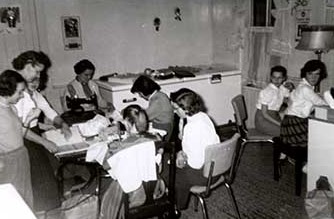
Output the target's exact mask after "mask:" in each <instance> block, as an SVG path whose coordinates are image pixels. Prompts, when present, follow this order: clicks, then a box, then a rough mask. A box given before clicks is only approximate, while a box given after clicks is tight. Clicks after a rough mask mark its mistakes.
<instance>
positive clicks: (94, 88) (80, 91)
mask: <svg viewBox="0 0 334 219" xmlns="http://www.w3.org/2000/svg"><path fill="white" fill-rule="evenodd" d="M68 85H71V86H72V87H73V89H74V90H75V94H76V98H80V99H81V98H82V99H86V97H87V96H86V93H85V91H84V88H83V86H82V84H81V83H80V82H79V81H78V80H76V79H74V80H72V81H71V82H70V83H69V84H68ZM88 87H89V89H90V91H91V93H92V94H91V96H92V95H93V94H96V98H97V105H98V107H99V108H100V109H101V108H107V107H109V108H110V109H111V110H114V109H115V107H114V106H113V105H112V104H110V105H107V102H106V101H105V100H104V99H103V98H102V97H101V93H100V90H99V86H98V85H97V84H96V83H95V82H94V81H93V80H89V81H88ZM91 96H90V97H91ZM64 97H71V93H70V91H69V90H68V87H66V89H65V92H64ZM63 106H64V110H65V111H67V110H69V109H68V108H67V105H66V104H65V103H63ZM83 107H84V109H85V111H88V110H92V109H95V108H96V107H95V105H94V104H90V105H88V104H87V105H84V106H83Z"/></svg>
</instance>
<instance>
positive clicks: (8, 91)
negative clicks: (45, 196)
mask: <svg viewBox="0 0 334 219" xmlns="http://www.w3.org/2000/svg"><path fill="white" fill-rule="evenodd" d="M24 82H25V80H24V78H23V77H22V75H20V74H19V73H18V72H16V71H13V70H5V71H3V72H2V73H1V74H0V96H2V97H10V96H12V95H13V94H14V93H15V91H16V88H17V84H18V83H24Z"/></svg>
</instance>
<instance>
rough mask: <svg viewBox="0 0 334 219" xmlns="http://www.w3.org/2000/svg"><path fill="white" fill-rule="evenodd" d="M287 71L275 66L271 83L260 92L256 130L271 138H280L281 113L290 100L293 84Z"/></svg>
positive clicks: (271, 72)
mask: <svg viewBox="0 0 334 219" xmlns="http://www.w3.org/2000/svg"><path fill="white" fill-rule="evenodd" d="M286 79H287V70H286V68H284V67H283V66H275V67H273V68H271V71H270V83H269V84H268V86H267V87H266V88H264V89H263V90H261V91H260V93H259V97H258V100H257V104H256V108H257V110H256V113H255V128H256V129H257V130H258V131H260V132H262V133H264V134H268V135H271V136H279V134H280V127H281V117H280V113H281V112H282V111H283V110H284V106H285V104H284V103H286V102H287V100H288V97H289V94H290V90H289V89H293V84H292V83H291V82H288V83H287V84H286V85H284V82H285V81H286ZM288 88H289V89H288Z"/></svg>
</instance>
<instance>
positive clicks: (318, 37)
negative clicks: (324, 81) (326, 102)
mask: <svg viewBox="0 0 334 219" xmlns="http://www.w3.org/2000/svg"><path fill="white" fill-rule="evenodd" d="M301 31H302V32H301V39H300V41H299V43H298V45H297V46H296V49H298V50H307V51H314V53H315V54H316V55H317V56H318V60H321V56H322V54H323V53H326V52H328V51H329V50H331V49H334V26H333V25H309V26H303V27H302V28H301ZM314 90H315V91H316V92H319V91H320V87H319V85H316V86H315V89H314Z"/></svg>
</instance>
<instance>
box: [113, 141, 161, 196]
mask: <svg viewBox="0 0 334 219" xmlns="http://www.w3.org/2000/svg"><path fill="white" fill-rule="evenodd" d="M107 162H108V164H109V166H110V167H111V169H110V170H109V171H108V173H109V174H110V176H111V177H112V178H114V179H115V180H118V183H119V184H120V185H121V188H122V189H123V191H124V192H126V193H129V192H132V191H135V190H136V189H138V188H139V187H140V185H141V184H142V181H144V182H147V181H151V180H156V179H157V174H156V166H155V145H154V142H153V141H148V142H143V143H139V144H136V145H134V146H130V147H128V148H125V149H123V150H120V151H119V152H117V153H116V154H114V155H112V156H111V157H110V158H109V159H108V160H107Z"/></svg>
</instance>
